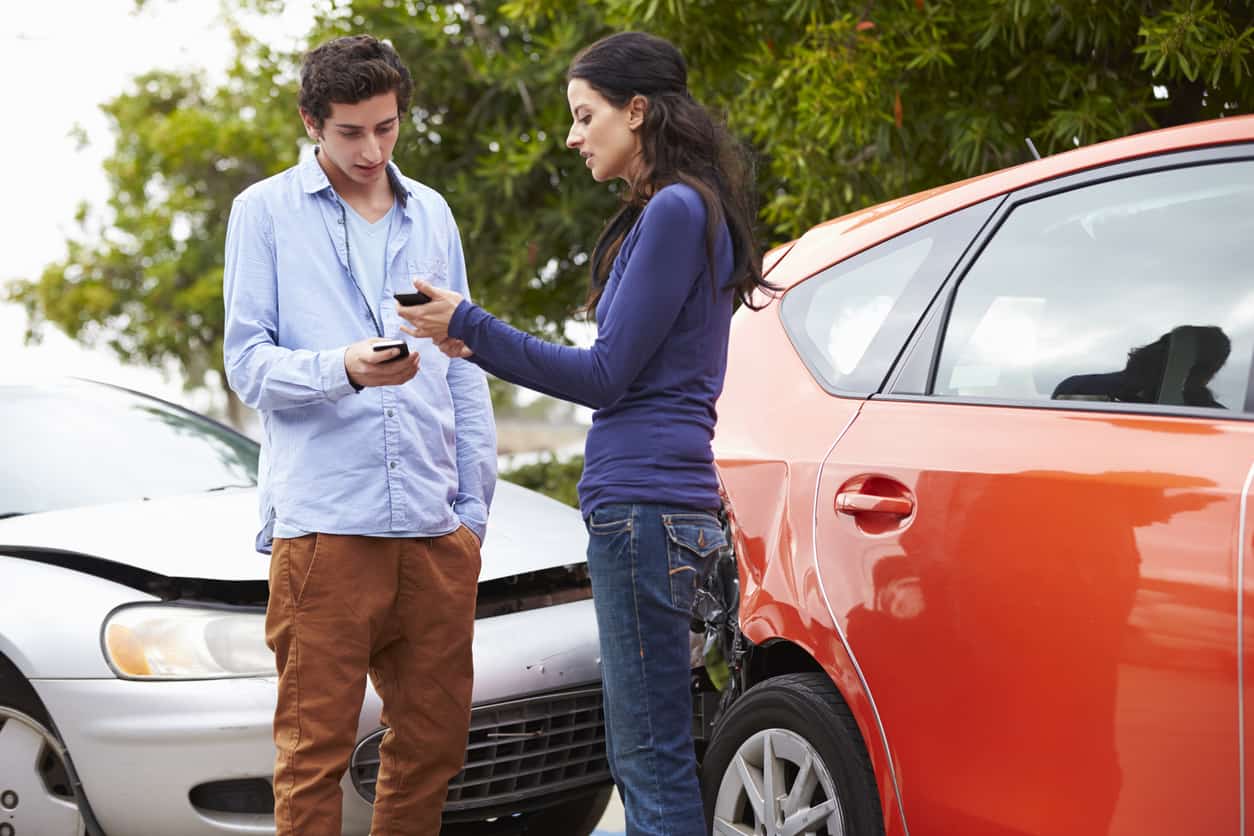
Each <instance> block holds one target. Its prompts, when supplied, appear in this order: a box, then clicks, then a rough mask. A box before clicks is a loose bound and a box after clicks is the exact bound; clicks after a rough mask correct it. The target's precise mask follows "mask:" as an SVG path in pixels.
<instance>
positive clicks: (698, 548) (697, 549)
mask: <svg viewBox="0 0 1254 836" xmlns="http://www.w3.org/2000/svg"><path fill="white" fill-rule="evenodd" d="M662 524H663V525H664V526H665V527H666V559H667V561H668V562H669V564H670V565H669V570H670V579H671V603H672V604H674V605H675V606H676V607H678V608H679V609H680V610H683V611H684V612H688V611H690V610H691V609H692V599H693V598H694V597H695V596H696V594H697V585H698V584H699V583H700V582H701V580H702V579H703V578H704V577H705V573H706V572H707V571H708V570H709V568H710V558H711V557H713V555H714V554H715V553H716V552H717V551H718V550H719V549H722V548H725V547H726V546H727V537H726V536H725V535H724V534H723V527H722V526H721V525H720V524H719V521H718V518H717V517H716V516H714V515H713V514H703V513H700V512H693V513H685V514H663V515H662Z"/></svg>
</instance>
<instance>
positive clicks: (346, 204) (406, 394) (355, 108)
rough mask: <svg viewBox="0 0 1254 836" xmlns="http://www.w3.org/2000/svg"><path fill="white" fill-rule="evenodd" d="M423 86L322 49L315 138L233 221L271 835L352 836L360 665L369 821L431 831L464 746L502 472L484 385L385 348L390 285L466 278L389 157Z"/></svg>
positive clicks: (450, 227)
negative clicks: (273, 749)
mask: <svg viewBox="0 0 1254 836" xmlns="http://www.w3.org/2000/svg"><path fill="white" fill-rule="evenodd" d="M412 89H413V85H412V82H411V80H410V75H409V72H408V71H407V70H406V68H405V67H404V65H403V64H402V63H401V61H400V58H399V57H398V56H397V54H396V52H395V51H394V50H393V49H392V48H391V47H390V46H388V45H387V44H384V43H381V42H379V41H378V40H376V39H374V38H372V37H369V36H365V35H358V36H353V37H346V38H339V39H336V40H333V41H330V42H328V43H326V44H323V45H322V46H320V47H318V48H317V49H315V50H313V51H312V52H310V53H309V54H308V55H307V56H306V58H305V62H304V66H303V67H302V69H301V91H300V114H301V118H302V120H303V121H304V124H305V129H306V131H307V132H308V134H309V136H310V138H311V139H312V140H314V142H316V143H317V148H316V151H315V153H314V154H313V155H311V156H310V157H308V158H307V159H306V160H305V161H304V162H302V163H300V164H298V165H296V166H295V167H293V168H290V169H288V170H287V171H284V172H282V173H281V174H278V175H275V176H274V177H271V178H269V179H267V180H263V181H262V182H260V183H256V184H254V185H253V186H251V187H250V188H248V189H247V190H245V191H244V192H243V193H242V194H241V195H240V196H239V197H238V198H236V200H235V205H234V207H233V208H232V210H231V219H230V224H229V226H228V230H227V243H226V272H225V277H224V291H225V297H226V338H225V343H224V345H225V355H226V369H227V377H228V380H229V381H230V384H231V388H232V389H234V390H235V392H236V393H238V394H239V396H240V398H241V399H242V400H243V401H244V402H245V403H247V404H248V405H249V406H251V407H253V408H254V409H257V410H259V411H260V413H261V416H262V421H263V424H264V428H265V438H264V442H263V445H262V458H261V461H262V465H261V489H260V497H261V511H262V524H263V527H262V531H261V533H260V534H259V535H258V539H257V547H258V549H259V550H260V551H263V552H266V551H272V555H271V562H270V602H269V607H268V609H267V612H266V638H267V641H268V642H269V644H270V647H271V648H272V649H273V650H274V652H275V657H276V660H277V665H278V672H279V699H278V707H277V709H276V711H275V718H274V740H275V745H276V746H277V748H278V756H277V759H276V762H275V769H274V794H275V805H274V806H275V811H274V812H275V825H276V828H277V831H278V833H279V834H280V836H282V835H283V834H299V836H317V834H339V833H340V822H341V804H342V798H341V791H340V779H341V776H342V775H343V773H344V771H345V769H346V768H347V766H348V762H349V758H350V757H351V754H352V750H353V746H354V743H355V738H356V731H357V718H358V715H359V712H360V710H361V704H362V698H363V695H364V690H365V677H366V674H367V671H368V672H369V674H370V677H371V679H372V680H373V682H374V685H375V689H376V690H377V691H378V692H379V695H380V697H382V699H383V704H384V709H383V718H382V720H383V723H384V724H385V725H387V726H388V727H389V728H390V729H391V730H390V731H389V732H388V733H387V735H385V737H384V738H383V741H382V745H381V746H380V755H381V759H382V763H381V764H380V768H379V778H378V785H377V787H376V799H375V804H374V818H373V824H372V827H371V832H372V833H373V834H374V836H393V834H402V833H403V834H431V836H435V834H436V833H438V831H439V829H440V817H441V811H442V809H443V805H444V799H445V794H446V791H447V786H448V782H449V780H450V779H451V778H452V777H453V776H454V775H456V774H457V772H458V771H459V770H460V769H461V767H462V764H463V761H464V757H465V747H466V738H467V733H468V729H469V723H470V696H471V679H472V670H471V664H472V662H471V635H472V631H473V628H474V611H475V594H476V589H477V584H478V575H479V545H480V543H481V542H482V540H483V536H484V531H485V527H486V525H487V518H488V505H489V503H490V502H491V499H492V491H493V488H494V486H495V483H496V437H495V429H494V426H493V422H492V411H491V404H490V402H489V400H488V389H487V383H486V381H485V379H484V377H483V374H482V372H480V371H479V369H478V368H476V367H475V366H473V365H471V364H470V363H467V362H465V361H463V360H452V361H450V360H449V359H448V358H446V357H445V356H444V355H443V354H441V353H440V352H439V351H438V350H436V348H435V346H434V345H433V344H432V343H431V342H430V341H428V340H410V341H409V343H408V346H407V348H408V354H407V355H403V354H402V350H401V349H399V348H391V349H387V350H384V351H375V350H373V345H374V344H375V343H377V342H380V341H381V340H382V339H383V338H387V337H391V338H396V337H399V336H400V335H399V324H400V320H399V318H398V316H397V313H396V302H395V301H394V300H393V296H392V294H393V293H396V292H408V291H412V290H413V287H412V285H411V283H412V280H413V278H414V277H415V276H421V277H424V278H428V277H429V278H428V280H429V281H430V282H431V283H432V284H435V285H439V286H443V287H447V288H451V289H454V290H456V291H458V292H459V293H466V269H465V263H464V260H463V256H462V248H461V242H460V240H459V238H458V233H457V227H456V225H455V224H454V222H453V216H452V214H451V213H450V211H449V208H448V205H447V204H446V203H445V202H444V200H443V198H441V197H440V195H438V194H437V193H436V192H434V191H432V190H431V189H429V188H427V187H426V186H423V185H421V184H420V183H417V182H415V181H413V180H410V179H407V178H405V177H403V176H402V175H401V174H400V172H399V171H398V170H397V169H396V167H395V166H394V165H393V164H392V163H391V162H390V158H391V153H392V149H393V147H394V146H395V144H396V137H397V133H398V132H399V131H400V129H401V124H402V121H403V119H404V118H405V114H406V113H407V112H408V107H409V97H410V93H411V92H412ZM271 544H273V547H272V549H271Z"/></svg>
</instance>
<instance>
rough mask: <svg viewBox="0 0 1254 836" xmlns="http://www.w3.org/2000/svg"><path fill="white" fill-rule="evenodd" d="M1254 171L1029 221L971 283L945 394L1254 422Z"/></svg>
mask: <svg viewBox="0 0 1254 836" xmlns="http://www.w3.org/2000/svg"><path fill="white" fill-rule="evenodd" d="M1252 353H1254V162H1250V161H1238V162H1227V163H1216V164H1212V165H1206V166H1196V167H1190V168H1181V169H1173V170H1170V171H1160V172H1154V173H1148V174H1140V175H1135V176H1131V177H1126V178H1123V179H1119V180H1113V181H1109V182H1105V183H1099V184H1095V185H1091V186H1085V187H1082V188H1078V189H1074V190H1072V191H1068V192H1063V193H1060V194H1055V195H1050V196H1047V197H1044V198H1041V199H1039V200H1036V201H1033V202H1031V203H1026V204H1024V205H1022V206H1019V207H1017V208H1016V209H1014V211H1012V212H1011V213H1010V214H1009V215H1008V216H1007V218H1006V221H1005V223H1003V224H1002V226H1001V227H1000V229H998V231H997V233H996V234H995V235H994V236H993V237H992V239H991V240H990V242H989V244H988V246H987V247H986V248H985V250H984V252H983V253H981V254H980V256H979V258H978V259H977V260H976V261H975V263H974V264H973V265H972V267H971V269H970V271H969V272H968V273H967V275H966V276H965V277H964V278H963V280H962V283H961V285H960V286H959V287H958V291H957V295H956V297H955V299H954V303H953V309H952V312H951V314H950V318H949V323H948V326H947V328H946V333H945V336H944V341H943V344H942V348H941V354H940V360H939V364H938V367H937V374H936V378H935V382H934V385H933V394H936V395H944V396H950V397H973V398H993V399H997V400H1014V401H1025V400H1026V401H1093V402H1118V403H1136V404H1162V405H1171V406H1180V407H1194V408H1201V409H1214V410H1221V409H1222V410H1230V411H1250V409H1251V392H1250V391H1249V389H1250V367H1251V359H1252V358H1251V355H1252Z"/></svg>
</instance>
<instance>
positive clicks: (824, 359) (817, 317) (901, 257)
mask: <svg viewBox="0 0 1254 836" xmlns="http://www.w3.org/2000/svg"><path fill="white" fill-rule="evenodd" d="M992 211H993V206H992V205H991V204H988V203H982V204H977V205H976V206H971V207H968V208H966V209H963V210H961V211H959V212H955V213H953V214H951V215H947V216H945V217H943V218H940V219H939V220H936V221H933V222H931V223H929V224H925V225H924V226H921V227H918V228H917V229H914V230H911V231H909V232H905V233H903V234H901V235H898V236H896V237H895V238H892V239H890V240H888V241H885V242H884V243H882V244H878V245H876V246H874V247H872V248H870V249H868V250H864V251H863V252H861V253H858V254H857V255H854V256H852V257H850V258H847V259H845V260H844V261H842V262H840V263H838V264H835V265H833V266H832V267H829V268H828V269H826V270H824V271H822V272H821V273H818V274H816V275H815V276H813V277H811V278H809V279H806V280H805V281H804V282H802V283H800V284H799V285H797V286H796V287H794V288H793V289H792V290H790V291H788V293H787V294H785V296H784V299H783V302H782V303H781V308H780V310H781V317H782V318H783V322H784V329H785V330H786V331H787V333H788V336H789V338H790V339H791V340H792V343H793V345H794V346H795V347H796V349H797V351H798V353H799V354H800V355H801V358H802V360H804V361H805V363H806V365H807V366H808V367H809V369H810V371H811V373H813V375H814V377H815V379H816V380H818V382H819V383H820V384H821V385H822V386H823V388H825V389H827V390H828V391H829V392H833V393H835V394H848V395H863V396H865V395H868V394H870V393H872V392H875V391H877V390H878V389H879V388H880V386H881V384H882V383H883V382H884V377H885V376H886V375H887V373H888V370H889V369H890V368H891V367H892V364H893V362H894V361H895V360H896V358H897V355H898V353H899V352H900V351H901V347H902V345H903V344H904V343H905V341H906V340H907V338H909V336H910V332H911V331H912V330H913V329H914V326H915V325H916V324H917V322H918V320H919V317H920V316H921V315H922V313H923V311H924V310H925V309H926V308H927V306H928V304H929V303H930V302H931V300H932V299H933V298H934V297H935V295H936V292H937V290H938V289H939V288H940V285H941V283H942V282H943V281H944V279H945V277H946V276H947V275H948V274H949V271H950V270H951V269H952V268H953V265H954V264H955V263H956V262H957V260H958V258H959V256H960V255H961V254H962V251H963V250H964V249H965V248H966V246H967V244H968V243H969V242H970V241H971V239H972V238H973V237H974V236H975V234H976V233H977V232H978V230H979V227H980V225H981V224H983V222H984V221H985V220H987V218H988V217H989V215H990V214H991V213H992Z"/></svg>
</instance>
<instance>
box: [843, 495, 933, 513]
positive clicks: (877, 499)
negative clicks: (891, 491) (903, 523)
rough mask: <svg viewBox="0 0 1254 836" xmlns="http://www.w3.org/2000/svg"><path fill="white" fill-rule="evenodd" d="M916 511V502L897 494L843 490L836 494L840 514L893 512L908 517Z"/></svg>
mask: <svg viewBox="0 0 1254 836" xmlns="http://www.w3.org/2000/svg"><path fill="white" fill-rule="evenodd" d="M912 511H914V502H913V501H911V500H909V499H904V498H902V497H896V496H876V495H875V494H873V493H859V492H857V491H842V492H841V493H838V494H836V513H838V514H852V515H854V516H857V515H858V514H892V515H894V516H898V517H908V516H910V513H911V512H912Z"/></svg>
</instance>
